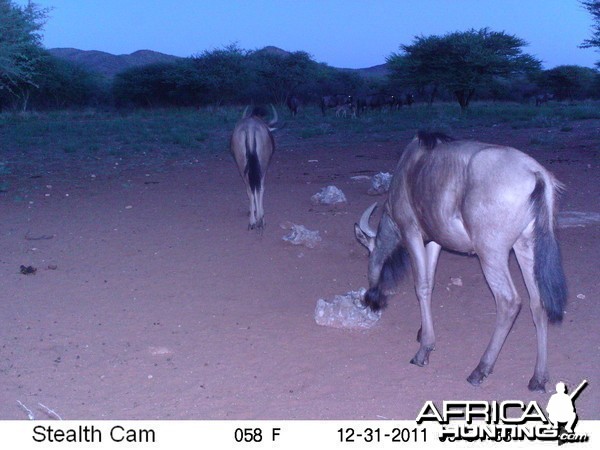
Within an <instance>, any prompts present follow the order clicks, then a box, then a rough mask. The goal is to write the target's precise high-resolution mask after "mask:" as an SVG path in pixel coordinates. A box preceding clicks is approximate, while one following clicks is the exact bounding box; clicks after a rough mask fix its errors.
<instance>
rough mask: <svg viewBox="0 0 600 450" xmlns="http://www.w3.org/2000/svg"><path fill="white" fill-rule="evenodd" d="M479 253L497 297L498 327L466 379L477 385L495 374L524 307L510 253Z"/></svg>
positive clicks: (484, 270)
mask: <svg viewBox="0 0 600 450" xmlns="http://www.w3.org/2000/svg"><path fill="white" fill-rule="evenodd" d="M478 254H479V257H480V260H481V267H482V269H483V273H484V275H485V279H486V280H487V282H488V284H489V286H490V289H491V290H492V293H493V294H494V299H495V300H496V328H495V329H494V333H493V334H492V338H491V340H490V343H489V344H488V346H487V348H486V350H485V352H484V354H483V356H482V357H481V361H480V362H479V364H478V365H477V367H476V368H475V370H473V372H472V373H471V375H469V377H468V378H467V381H468V382H469V383H471V384H472V385H474V386H478V385H480V384H481V382H482V381H483V379H484V378H485V377H487V376H488V375H489V374H491V373H492V371H493V369H494V364H495V363H496V359H497V358H498V354H499V353H500V350H501V349H502V345H503V344H504V341H505V340H506V336H508V333H509V331H510V329H511V327H512V325H513V323H514V321H515V319H516V317H517V315H518V314H519V310H520V309H521V299H520V298H519V295H518V294H517V290H516V289H515V286H514V284H513V281H512V279H511V277H510V272H509V270H508V252H507V254H506V255H501V254H498V253H496V252H494V255H493V256H492V257H490V258H489V259H488V258H487V257H486V256H485V254H483V253H482V252H478Z"/></svg>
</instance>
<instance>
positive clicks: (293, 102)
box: [285, 95, 301, 116]
mask: <svg viewBox="0 0 600 450" xmlns="http://www.w3.org/2000/svg"><path fill="white" fill-rule="evenodd" d="M285 104H286V105H287V107H288V109H289V110H290V112H291V113H292V116H296V114H298V109H300V105H301V102H300V99H299V98H298V97H296V96H295V95H290V96H289V97H288V98H287V100H286V102H285Z"/></svg>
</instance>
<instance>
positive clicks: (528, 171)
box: [355, 132, 567, 391]
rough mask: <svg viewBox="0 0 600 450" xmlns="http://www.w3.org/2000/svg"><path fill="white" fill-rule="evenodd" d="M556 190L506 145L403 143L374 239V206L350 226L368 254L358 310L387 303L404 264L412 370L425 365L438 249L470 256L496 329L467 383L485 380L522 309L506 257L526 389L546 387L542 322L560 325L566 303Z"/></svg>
mask: <svg viewBox="0 0 600 450" xmlns="http://www.w3.org/2000/svg"><path fill="white" fill-rule="evenodd" d="M558 188H559V183H558V182H557V181H556V180H555V178H554V177H553V176H552V175H551V174H550V173H549V172H548V171H547V170H545V169H544V168H543V167H542V166H541V165H540V164H539V163H538V162H537V161H535V160H534V159H533V158H531V157H529V156H527V155H526V154H524V153H522V152H520V151H519V150H516V149H514V148H510V147H503V146H499V145H492V144H484V143H481V142H472V141H459V140H453V139H452V138H450V137H448V136H446V135H443V134H440V133H424V132H419V133H418V134H417V136H416V137H415V139H414V140H413V141H412V142H410V143H409V144H408V146H407V147H406V149H405V150H404V152H403V154H402V156H401V157H400V161H399V163H398V165H397V167H396V171H395V173H394V176H393V179H392V183H391V186H390V191H389V196H388V199H387V201H386V203H385V206H384V211H383V215H382V217H381V221H380V222H379V227H378V229H377V232H375V231H374V230H373V229H371V227H370V226H369V223H368V222H369V217H370V215H371V214H372V212H373V210H374V208H375V206H376V205H372V206H371V207H369V208H368V209H367V210H366V211H365V213H364V214H363V216H362V217H361V220H360V224H357V225H355V233H356V237H357V238H358V240H359V241H360V242H361V243H362V244H363V245H365V246H366V247H367V248H368V249H369V251H370V256H369V272H368V273H369V275H368V277H369V290H368V291H367V292H366V294H365V298H364V303H365V305H367V306H369V307H371V308H372V309H374V310H378V309H381V308H384V307H385V306H386V303H387V298H388V296H389V295H391V294H392V293H393V290H394V288H395V286H396V283H397V282H398V280H399V277H400V276H401V275H402V274H403V270H404V269H405V268H406V267H407V265H408V262H409V261H410V265H411V266H412V271H413V278H414V283H415V289H416V293H417V297H418V299H419V304H420V309H421V329H420V330H419V333H418V336H417V339H418V340H419V342H420V348H419V350H418V352H417V353H416V355H415V356H414V358H413V359H412V360H411V363H413V364H416V365H418V366H424V365H426V364H427V363H428V361H429V354H430V352H431V351H432V350H433V349H434V347H435V334H434V330H433V321H432V314H431V292H432V289H433V285H434V274H435V268H436V264H437V260H438V256H439V254H440V250H441V249H442V247H443V248H446V249H449V250H453V251H458V252H463V253H474V254H477V255H478V257H479V260H480V263H481V267H482V269H483V273H484V275H485V278H486V280H487V282H488V284H489V286H490V289H491V290H492V293H493V295H494V299H495V301H496V328H495V330H494V333H493V335H492V338H491V340H490V343H489V345H488V347H487V349H486V350H485V352H484V354H483V356H482V358H481V361H480V362H479V365H478V366H477V367H476V368H475V370H473V372H472V373H471V375H470V376H469V377H468V381H469V382H470V383H471V384H473V385H478V384H480V383H481V382H482V381H483V379H484V378H485V377H486V376H488V375H489V374H490V373H492V370H493V368H494V364H495V362H496V359H497V357H498V354H499V353H500V350H501V348H502V345H503V344H504V341H505V339H506V337H507V335H508V333H509V331H510V329H511V327H512V325H513V322H514V320H515V318H516V317H517V314H518V313H519V310H520V308H521V299H520V298H519V295H518V293H517V290H516V289H515V286H514V284H513V280H512V278H511V275H510V272H509V269H508V260H509V254H510V252H511V250H514V252H515V255H516V257H517V261H518V263H519V266H520V268H521V271H522V273H523V278H524V280H525V284H526V286H527V290H528V292H529V297H530V307H531V312H532V314H533V321H534V323H535V327H536V333H537V360H536V364H535V371H534V374H533V377H532V378H531V380H530V381H529V389H530V390H535V391H544V390H545V384H546V382H547V381H548V367H547V349H546V348H547V323H548V321H550V322H560V321H561V320H562V317H563V310H564V307H565V304H566V298H567V291H566V284H565V279H564V274H563V268H562V263H561V256H560V249H559V246H558V242H557V240H556V237H555V234H554V217H555V209H554V200H555V195H556V191H557V189H558ZM476 314H477V312H474V314H473V315H474V319H476Z"/></svg>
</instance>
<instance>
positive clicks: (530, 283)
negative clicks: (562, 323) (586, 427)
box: [513, 237, 549, 392]
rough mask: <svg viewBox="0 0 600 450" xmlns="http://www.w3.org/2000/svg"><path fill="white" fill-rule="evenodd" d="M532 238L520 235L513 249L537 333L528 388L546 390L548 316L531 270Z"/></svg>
mask: <svg viewBox="0 0 600 450" xmlns="http://www.w3.org/2000/svg"><path fill="white" fill-rule="evenodd" d="M533 245H534V242H533V238H532V237H521V238H519V239H518V240H517V242H516V243H515V245H514V246H513V249H514V250H515V255H516V256H517V261H518V262H519V266H520V267H521V272H522V273H523V279H524V280H525V285H526V286H527V291H528V292H529V307H530V309H531V314H532V316H533V323H534V324H535V331H536V335H537V357H536V362H535V371H534V373H533V377H531V380H529V385H528V387H529V390H530V391H539V392H546V382H547V381H548V379H549V375H548V350H547V346H548V317H547V316H546V311H545V310H544V308H543V307H542V304H541V302H540V291H539V289H538V287H537V283H536V282H535V276H534V271H533V261H534V259H533V258H534V255H533Z"/></svg>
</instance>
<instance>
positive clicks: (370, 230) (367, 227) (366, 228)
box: [358, 202, 377, 238]
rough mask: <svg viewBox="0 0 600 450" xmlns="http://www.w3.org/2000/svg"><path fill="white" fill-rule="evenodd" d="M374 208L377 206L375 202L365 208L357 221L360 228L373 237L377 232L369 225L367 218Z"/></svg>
mask: <svg viewBox="0 0 600 450" xmlns="http://www.w3.org/2000/svg"><path fill="white" fill-rule="evenodd" d="M375 208H377V202H375V203H373V204H372V205H371V206H369V207H368V208H367V209H365V212H364V213H363V214H362V216H360V221H359V222H358V226H359V227H360V229H361V230H362V231H363V232H364V233H365V234H366V235H367V236H369V237H371V238H374V237H375V236H376V235H377V232H376V231H375V230H374V229H373V228H371V225H369V219H370V218H371V215H372V214H373V211H375Z"/></svg>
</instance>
